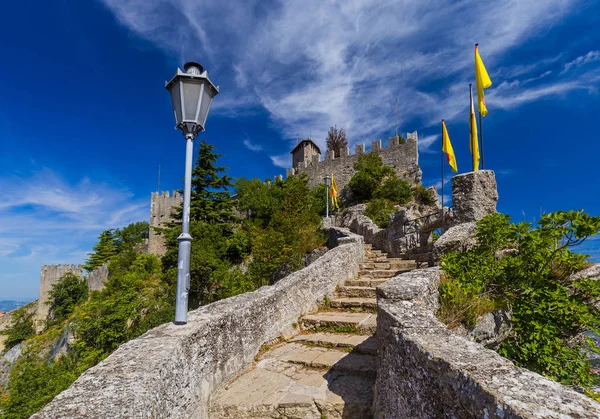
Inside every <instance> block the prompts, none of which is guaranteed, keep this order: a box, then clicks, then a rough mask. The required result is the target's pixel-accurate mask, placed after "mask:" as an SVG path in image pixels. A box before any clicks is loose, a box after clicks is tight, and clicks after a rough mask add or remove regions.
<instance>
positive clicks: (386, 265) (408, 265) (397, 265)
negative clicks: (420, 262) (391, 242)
mask: <svg viewBox="0 0 600 419" xmlns="http://www.w3.org/2000/svg"><path fill="white" fill-rule="evenodd" d="M390 260H392V259H387V260H385V261H382V262H363V263H359V269H360V270H366V269H396V270H401V269H416V268H417V264H416V263H415V261H414V260H399V261H395V262H390Z"/></svg>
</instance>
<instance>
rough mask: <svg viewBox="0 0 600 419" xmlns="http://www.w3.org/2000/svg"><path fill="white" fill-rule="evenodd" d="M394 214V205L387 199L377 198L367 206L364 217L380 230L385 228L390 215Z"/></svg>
mask: <svg viewBox="0 0 600 419" xmlns="http://www.w3.org/2000/svg"><path fill="white" fill-rule="evenodd" d="M394 212H396V207H395V206H394V204H393V203H392V202H390V201H388V200H387V199H383V198H377V199H374V200H372V201H371V202H369V203H368V204H367V209H366V210H365V215H366V216H367V217H369V218H370V219H371V220H373V222H374V223H375V224H377V226H378V227H380V228H386V227H387V226H388V224H389V222H390V215H392V214H393V213H394Z"/></svg>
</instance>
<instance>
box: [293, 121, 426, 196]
mask: <svg viewBox="0 0 600 419" xmlns="http://www.w3.org/2000/svg"><path fill="white" fill-rule="evenodd" d="M370 152H372V153H376V154H378V155H379V156H381V158H382V159H383V164H385V165H386V166H391V167H392V168H393V169H394V171H395V172H396V174H397V175H398V177H399V178H401V179H404V180H407V181H408V182H410V183H412V184H416V183H419V182H421V177H422V173H421V169H420V168H419V146H418V135H417V132H416V131H415V132H413V133H408V134H407V139H406V142H405V143H403V144H401V141H400V137H398V136H396V137H391V138H389V140H388V146H387V147H383V146H382V143H381V140H377V141H373V142H372V143H371V151H370ZM365 153H367V151H366V150H365V145H364V144H358V145H356V147H355V152H354V154H350V149H349V147H346V148H345V149H344V150H342V153H341V156H339V157H335V154H334V152H333V150H330V151H327V152H326V153H325V159H324V160H321V150H320V149H319V147H318V146H317V145H316V144H315V143H314V142H313V141H312V140H310V139H307V140H303V141H301V142H300V143H299V144H298V145H297V146H296V147H295V148H294V149H293V150H292V152H291V154H292V168H291V169H288V170H287V171H286V175H287V176H288V177H289V176H293V175H299V174H302V173H305V174H306V175H308V177H309V179H310V180H309V182H308V185H309V186H310V187H315V186H318V185H320V184H322V183H324V181H323V179H324V178H325V175H329V176H331V175H332V174H333V175H334V177H335V182H336V184H337V186H338V188H339V189H340V190H343V189H344V187H345V186H346V185H347V184H348V183H349V182H350V179H351V178H352V176H353V175H354V174H355V173H356V171H355V170H354V163H356V162H357V161H358V158H359V157H360V156H361V155H363V154H365Z"/></svg>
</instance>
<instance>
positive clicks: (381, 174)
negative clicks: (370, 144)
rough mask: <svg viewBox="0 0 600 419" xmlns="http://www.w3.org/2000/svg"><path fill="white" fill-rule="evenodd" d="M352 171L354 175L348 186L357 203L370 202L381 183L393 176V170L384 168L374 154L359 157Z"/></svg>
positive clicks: (379, 157) (381, 161) (387, 167)
mask: <svg viewBox="0 0 600 419" xmlns="http://www.w3.org/2000/svg"><path fill="white" fill-rule="evenodd" d="M354 170H356V174H355V175H354V176H352V179H350V182H349V183H348V186H349V187H350V190H351V191H352V195H353V196H354V199H355V200H356V201H357V202H365V201H368V200H370V199H371V198H372V197H373V193H374V192H375V190H376V189H377V187H378V186H379V185H380V184H381V181H382V180H383V179H384V178H386V177H388V176H394V170H393V169H392V168H391V167H389V166H384V165H383V160H382V158H381V156H379V155H377V154H375V153H367V154H363V155H362V156H360V157H359V158H358V160H357V162H356V163H354Z"/></svg>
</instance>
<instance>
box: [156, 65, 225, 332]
mask: <svg viewBox="0 0 600 419" xmlns="http://www.w3.org/2000/svg"><path fill="white" fill-rule="evenodd" d="M183 68H184V70H185V73H184V72H183V71H181V70H180V69H179V68H178V69H177V73H176V74H175V77H173V78H172V79H171V81H168V82H166V83H165V87H166V88H167V90H168V91H169V93H170V94H171V104H172V105H173V114H174V115H175V129H180V130H181V131H182V132H183V136H184V137H185V183H184V190H183V220H182V221H183V222H182V227H181V235H180V236H179V237H177V241H178V242H179V257H178V263H177V302H176V305H175V324H186V323H187V310H188V293H189V289H190V249H191V247H192V236H190V195H191V189H192V154H193V151H194V143H193V140H194V138H195V137H196V136H197V135H198V133H199V132H200V131H204V126H205V124H206V117H207V116H208V111H209V110H210V105H211V104H212V101H213V99H214V97H215V96H216V95H217V94H218V93H219V88H218V87H217V86H215V85H214V84H213V83H212V82H211V81H210V79H209V78H208V73H207V72H206V71H205V70H204V68H202V66H201V65H200V64H198V63H194V62H189V63H186V64H185V65H184V66H183Z"/></svg>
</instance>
